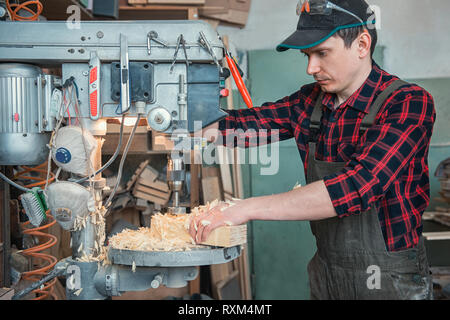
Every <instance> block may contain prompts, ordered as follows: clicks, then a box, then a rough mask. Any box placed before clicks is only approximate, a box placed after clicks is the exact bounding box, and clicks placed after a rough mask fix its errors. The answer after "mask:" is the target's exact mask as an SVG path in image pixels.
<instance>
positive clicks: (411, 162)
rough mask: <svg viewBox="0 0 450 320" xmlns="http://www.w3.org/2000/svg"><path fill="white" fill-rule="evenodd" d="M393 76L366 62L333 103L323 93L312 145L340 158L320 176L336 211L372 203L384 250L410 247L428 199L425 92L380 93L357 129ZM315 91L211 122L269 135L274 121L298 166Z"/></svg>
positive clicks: (429, 117)
mask: <svg viewBox="0 0 450 320" xmlns="http://www.w3.org/2000/svg"><path fill="white" fill-rule="evenodd" d="M397 79H398V78H397V77H395V76H392V75H390V74H388V73H387V72H385V71H384V70H382V69H380V67H379V66H378V65H377V64H375V63H373V67H372V72H371V73H370V75H369V77H368V79H367V80H366V82H365V83H364V84H363V85H362V87H361V88H360V89H358V90H357V91H356V92H355V93H354V94H353V95H352V96H351V97H350V98H349V99H348V100H347V101H346V102H345V103H343V104H342V105H340V106H339V107H337V108H336V109H334V100H335V95H334V94H328V93H327V94H325V95H324V97H323V104H324V105H325V106H326V107H327V108H324V113H323V118H322V130H321V132H320V134H319V140H318V144H317V151H316V158H317V159H318V160H322V161H328V162H346V168H345V169H344V170H343V171H342V172H340V173H337V174H333V175H330V176H327V177H325V178H324V182H325V185H326V187H327V189H328V192H329V194H330V198H331V200H332V202H333V206H334V208H335V210H336V213H337V215H338V216H339V217H341V218H343V217H346V216H350V215H353V214H359V213H361V212H364V211H367V210H369V209H370V208H371V207H372V206H375V208H378V217H379V221H380V226H381V229H382V232H383V236H384V239H385V242H386V248H387V250H388V251H399V250H403V249H407V248H411V247H414V246H416V244H417V243H418V241H419V237H420V235H421V234H422V220H421V218H422V214H423V212H424V211H425V209H426V208H427V207H428V204H429V201H430V185H429V172H428V159H427V158H428V149H429V144H430V139H431V135H432V131H433V124H434V121H435V118H436V113H435V109H434V102H433V98H432V96H431V95H430V94H429V93H428V92H427V91H425V90H424V89H423V88H421V87H419V86H417V85H414V84H410V85H406V86H403V87H401V88H400V89H398V90H397V91H395V92H394V94H392V95H391V96H390V97H389V98H388V100H387V101H386V102H385V103H384V105H383V106H382V107H381V109H380V111H379V112H378V115H377V117H376V119H375V124H374V125H373V126H372V127H371V128H370V129H368V130H367V132H366V133H365V134H364V135H363V136H360V131H359V128H360V125H361V122H362V119H363V117H364V116H365V115H366V114H367V113H368V111H369V109H370V106H371V104H372V103H373V102H374V100H375V99H376V98H377V96H378V95H379V94H380V93H381V92H382V91H383V90H384V89H385V88H387V87H388V86H389V85H390V84H391V83H392V82H393V81H394V80H397ZM319 93H320V87H319V86H318V84H317V83H313V84H308V85H305V86H303V87H302V88H301V89H300V90H299V91H297V92H295V93H294V94H292V95H290V96H287V97H285V98H283V99H281V100H278V101H277V102H273V103H265V104H263V105H262V106H261V107H257V108H253V109H241V110H227V112H228V113H229V116H228V117H227V118H225V119H224V120H221V121H220V122H219V129H220V130H221V133H222V135H223V136H224V138H225V136H227V135H228V138H229V136H233V131H234V129H242V130H243V131H245V130H248V129H254V130H256V135H257V136H259V137H261V136H267V137H268V141H267V142H268V143H270V142H275V139H274V137H275V136H274V135H273V131H271V130H274V129H278V130H279V131H278V133H279V140H285V139H289V138H295V140H296V142H297V146H298V150H299V152H300V156H301V158H302V160H303V163H304V167H305V172H306V170H307V167H308V163H307V159H308V140H309V132H310V130H309V126H310V117H311V114H312V112H313V108H314V105H315V102H316V99H317V97H318V95H319ZM238 131H239V130H238ZM248 136H249V135H248V132H247V133H246V137H247V139H245V136H241V137H239V135H237V137H238V139H237V144H238V145H241V146H243V144H244V142H243V141H245V146H246V147H248V146H252V143H249V139H248ZM271 138H272V140H271ZM250 140H251V139H250ZM224 143H225V141H224Z"/></svg>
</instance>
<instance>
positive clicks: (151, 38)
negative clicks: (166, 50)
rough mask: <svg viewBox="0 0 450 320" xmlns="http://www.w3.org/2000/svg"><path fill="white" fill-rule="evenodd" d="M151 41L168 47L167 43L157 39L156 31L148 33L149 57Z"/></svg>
mask: <svg viewBox="0 0 450 320" xmlns="http://www.w3.org/2000/svg"><path fill="white" fill-rule="evenodd" d="M152 41H155V42H156V43H159V44H160V45H162V46H163V47H168V46H169V45H168V43H167V42H165V41H164V40H162V39H159V38H158V33H157V32H156V31H150V32H149V33H147V53H148V55H151V53H152Z"/></svg>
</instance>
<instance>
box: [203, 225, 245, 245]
mask: <svg viewBox="0 0 450 320" xmlns="http://www.w3.org/2000/svg"><path fill="white" fill-rule="evenodd" d="M246 242H247V225H246V224H244V225H240V226H224V227H219V228H217V229H214V230H213V231H212V232H211V233H210V234H209V236H208V238H207V239H206V241H205V242H202V243H201V244H205V245H209V246H217V247H233V246H237V245H241V244H244V243H246Z"/></svg>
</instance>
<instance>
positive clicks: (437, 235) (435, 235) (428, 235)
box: [422, 231, 450, 240]
mask: <svg viewBox="0 0 450 320" xmlns="http://www.w3.org/2000/svg"><path fill="white" fill-rule="evenodd" d="M422 235H423V236H424V237H425V239H427V240H450V231H444V232H424V233H422Z"/></svg>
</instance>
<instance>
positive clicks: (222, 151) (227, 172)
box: [216, 146, 233, 195]
mask: <svg viewBox="0 0 450 320" xmlns="http://www.w3.org/2000/svg"><path fill="white" fill-rule="evenodd" d="M229 151H230V150H229V148H226V147H224V146H217V147H216V152H217V153H218V156H219V163H220V165H219V167H220V177H221V180H222V189H223V192H224V193H226V194H229V195H232V194H233V180H232V178H231V176H232V175H231V169H230V164H229V163H230V161H228V160H229V157H228V154H229ZM231 151H232V150H231Z"/></svg>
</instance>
